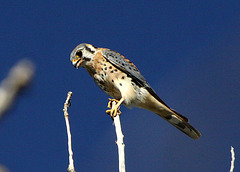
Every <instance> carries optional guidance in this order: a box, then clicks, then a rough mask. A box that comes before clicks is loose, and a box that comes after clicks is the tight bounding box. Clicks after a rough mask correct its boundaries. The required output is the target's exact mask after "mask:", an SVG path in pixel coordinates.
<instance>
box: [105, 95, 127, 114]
mask: <svg viewBox="0 0 240 172" xmlns="http://www.w3.org/2000/svg"><path fill="white" fill-rule="evenodd" d="M123 100H124V99H121V100H120V101H119V100H117V99H110V98H109V102H108V106H107V107H108V108H112V103H113V102H116V103H117V104H116V105H115V106H114V107H113V108H112V109H109V110H106V113H107V114H109V115H110V116H111V117H112V118H114V117H115V116H117V114H119V115H120V114H121V111H120V110H119V107H120V105H121V103H122V102H123Z"/></svg>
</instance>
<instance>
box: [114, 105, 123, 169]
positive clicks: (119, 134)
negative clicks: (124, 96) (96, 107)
mask: <svg viewBox="0 0 240 172" xmlns="http://www.w3.org/2000/svg"><path fill="white" fill-rule="evenodd" d="M115 105H116V102H115V101H113V102H112V109H113V108H114V106H115ZM119 113H120V111H119V112H118V113H117V115H116V116H115V117H113V121H114V124H115V130H116V135H117V141H116V144H117V146H118V158H119V159H118V160H119V172H125V171H126V169H125V144H124V142H123V138H124V136H123V133H122V128H121V122H120V116H119Z"/></svg>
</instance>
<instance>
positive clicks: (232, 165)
mask: <svg viewBox="0 0 240 172" xmlns="http://www.w3.org/2000/svg"><path fill="white" fill-rule="evenodd" d="M231 155H232V161H231V168H230V172H233V170H234V161H235V153H234V148H233V147H232V146H231Z"/></svg>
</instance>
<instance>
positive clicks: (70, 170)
mask: <svg viewBox="0 0 240 172" xmlns="http://www.w3.org/2000/svg"><path fill="white" fill-rule="evenodd" d="M71 97H72V92H71V91H69V92H68V96H67V99H66V101H65V103H64V109H63V112H64V117H65V121H66V127H67V135H68V152H69V165H68V169H67V171H68V172H76V171H75V168H74V164H73V151H72V138H71V131H70V124H69V119H68V118H69V114H68V112H67V108H68V107H69V106H70V105H71Z"/></svg>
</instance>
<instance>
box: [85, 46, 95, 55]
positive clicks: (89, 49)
mask: <svg viewBox="0 0 240 172" xmlns="http://www.w3.org/2000/svg"><path fill="white" fill-rule="evenodd" d="M85 49H86V50H87V51H89V52H90V53H92V54H93V53H94V51H92V50H91V48H89V47H87V46H86V47H85Z"/></svg>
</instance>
